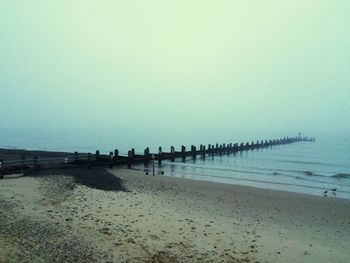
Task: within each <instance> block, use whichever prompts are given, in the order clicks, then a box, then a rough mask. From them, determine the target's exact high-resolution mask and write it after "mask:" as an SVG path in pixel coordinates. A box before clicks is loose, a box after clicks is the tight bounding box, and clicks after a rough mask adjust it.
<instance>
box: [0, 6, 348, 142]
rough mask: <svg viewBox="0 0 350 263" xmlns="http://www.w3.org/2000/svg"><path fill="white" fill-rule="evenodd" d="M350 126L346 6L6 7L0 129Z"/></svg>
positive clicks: (1, 10)
mask: <svg viewBox="0 0 350 263" xmlns="http://www.w3.org/2000/svg"><path fill="white" fill-rule="evenodd" d="M349 120H350V1H348V0H343V1H342V0H329V1H326V0H323V1H321V0H319V1H313V0H308V1H305V0H296V1H280V0H276V1H246V0H245V1H234V0H227V1H224V0H215V1H214V0H212V1H209V0H200V1H199V0H198V1H194V0H193V1H189V0H186V1H180V0H174V1H167V0H147V1H142V0H139V1H112V0H110V1H97V0H95V1H86V0H84V1H72V0H69V1H66V0H64V1H63V0H62V1H47V0H45V1H34V0H32V1H31V0H28V1H14V0H11V1H10V0H9V1H6V0H0V128H5V127H6V128H9V127H12V128H15V129H19V128H36V129H44V128H50V129H53V130H55V129H57V130H59V129H62V130H64V129H66V130H77V129H89V130H91V131H94V129H99V130H101V129H102V130H106V131H112V130H114V129H122V130H123V131H124V133H125V135H124V136H125V137H127V136H128V135H127V134H128V132H129V131H131V130H135V129H138V130H140V131H152V132H154V133H156V134H157V132H161V131H164V130H173V131H180V132H181V131H191V130H196V131H198V133H199V134H200V131H203V134H205V133H215V134H217V136H220V134H221V133H222V134H226V135H227V134H230V133H231V132H232V131H234V130H238V129H239V130H242V131H244V130H247V131H248V130H254V131H256V132H260V131H261V132H264V133H268V132H269V131H271V132H272V133H274V134H275V133H276V132H278V133H286V134H290V133H296V132H297V131H299V130H300V131H303V132H304V133H306V134H310V135H316V136H317V134H318V133H320V132H322V133H332V134H333V133H336V132H341V133H344V132H348V133H349V131H350V124H349V123H350V121H349ZM181 127H185V128H181Z"/></svg>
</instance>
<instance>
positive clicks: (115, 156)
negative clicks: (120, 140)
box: [114, 149, 119, 161]
mask: <svg viewBox="0 0 350 263" xmlns="http://www.w3.org/2000/svg"><path fill="white" fill-rule="evenodd" d="M118 157H119V150H118V149H115V150H114V161H117V160H118Z"/></svg>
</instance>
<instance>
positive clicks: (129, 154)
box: [128, 150, 133, 168]
mask: <svg viewBox="0 0 350 263" xmlns="http://www.w3.org/2000/svg"><path fill="white" fill-rule="evenodd" d="M132 158H133V157H132V150H131V151H130V150H129V151H128V168H130V167H131V164H132Z"/></svg>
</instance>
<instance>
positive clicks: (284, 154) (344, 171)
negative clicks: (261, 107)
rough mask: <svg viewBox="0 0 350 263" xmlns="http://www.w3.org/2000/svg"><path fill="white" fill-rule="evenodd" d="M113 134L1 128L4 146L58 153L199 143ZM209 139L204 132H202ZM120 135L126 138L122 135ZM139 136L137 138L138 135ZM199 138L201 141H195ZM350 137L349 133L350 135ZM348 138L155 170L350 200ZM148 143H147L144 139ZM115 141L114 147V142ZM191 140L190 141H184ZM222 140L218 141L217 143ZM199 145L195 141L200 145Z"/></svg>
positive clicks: (177, 163)
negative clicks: (55, 151)
mask: <svg viewBox="0 0 350 263" xmlns="http://www.w3.org/2000/svg"><path fill="white" fill-rule="evenodd" d="M109 134H110V135H109V136H106V135H101V136H96V134H93V135H91V136H74V134H69V133H64V132H62V133H55V132H54V131H53V132H51V133H50V132H45V133H40V132H39V131H37V132H36V131H33V130H30V131H29V130H28V131H25V130H22V131H13V130H12V131H9V130H0V139H1V141H0V147H1V148H26V149H41V150H42V149H44V150H59V151H76V150H78V151H81V152H88V151H91V152H93V151H95V150H96V149H100V150H101V151H102V152H106V153H108V152H109V151H112V150H113V149H114V148H118V149H119V150H120V152H121V153H126V152H127V150H128V149H130V148H131V147H134V148H135V149H136V152H140V153H141V152H143V149H144V148H145V147H147V146H152V144H153V147H151V151H155V150H156V149H157V146H158V145H162V146H164V148H163V151H167V150H168V149H169V147H170V145H171V144H173V145H174V146H176V148H177V150H178V149H179V148H180V145H181V144H185V145H186V146H187V147H188V148H189V146H190V145H191V144H192V143H193V144H194V143H196V142H198V141H199V140H198V136H197V135H195V136H193V138H186V137H184V136H182V138H179V137H176V135H175V134H174V135H173V136H171V138H172V141H171V142H169V138H167V137H166V136H165V137H160V136H157V135H154V136H153V137H150V136H148V138H147V139H145V138H142V137H138V136H134V137H132V138H129V137H130V136H128V134H119V135H118V136H117V135H114V134H113V133H109ZM204 137H205V136H204ZM120 138H122V139H120ZM136 138H139V139H136ZM194 138H197V141H195V140H194ZM236 138H241V140H239V139H237V140H230V141H229V140H226V141H224V142H226V143H230V142H232V143H235V142H238V143H240V142H246V141H252V140H253V139H255V140H257V139H258V140H261V139H273V138H278V137H277V136H276V137H274V136H270V137H266V138H261V137H259V138H258V137H255V136H249V137H244V136H236ZM349 138H350V137H349ZM349 138H344V137H327V136H325V137H320V138H316V142H298V143H294V144H289V145H279V146H273V147H270V148H266V149H257V150H252V151H244V152H238V153H236V154H230V155H222V156H207V157H206V158H205V159H203V158H200V157H199V156H198V157H197V158H196V159H192V158H190V157H188V158H187V159H186V161H185V162H183V161H182V160H181V159H177V160H175V162H174V163H171V162H167V161H163V163H162V164H161V165H160V166H159V165H158V163H156V164H155V170H156V173H157V174H158V173H161V171H163V172H164V175H165V176H176V177H184V178H191V179H198V180H207V181H214V182H222V183H228V184H240V185H248V186H255V187H261V188H270V189H278V190H283V191H292V192H299V193H308V194H313V195H321V196H323V195H324V191H325V190H327V189H334V188H336V189H337V190H336V191H335V193H334V192H333V191H328V193H327V197H341V198H348V199H350V139H349ZM145 141H147V143H145ZM200 141H201V143H203V142H205V143H216V141H212V138H209V137H208V138H207V139H205V138H203V136H202V137H201V138H200ZM111 142H115V145H118V146H115V147H114V146H111ZM186 143H187V144H186ZM219 143H220V142H219ZM198 146H199V144H197V147H198ZM135 168H137V169H140V170H143V171H146V170H148V169H150V172H151V173H152V165H151V164H150V165H149V167H144V166H143V165H139V166H136V167H135Z"/></svg>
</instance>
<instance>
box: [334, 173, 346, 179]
mask: <svg viewBox="0 0 350 263" xmlns="http://www.w3.org/2000/svg"><path fill="white" fill-rule="evenodd" d="M332 177H333V178H338V179H339V178H350V174H345V173H339V174H335V175H332Z"/></svg>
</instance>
